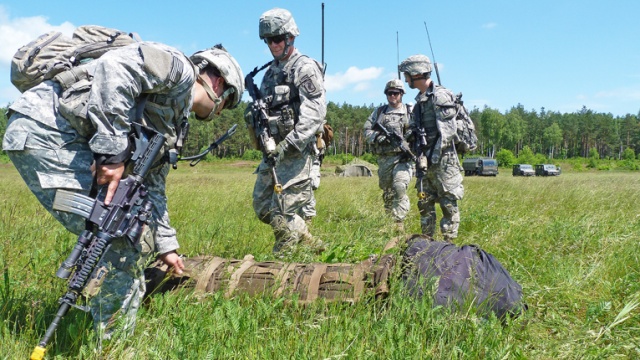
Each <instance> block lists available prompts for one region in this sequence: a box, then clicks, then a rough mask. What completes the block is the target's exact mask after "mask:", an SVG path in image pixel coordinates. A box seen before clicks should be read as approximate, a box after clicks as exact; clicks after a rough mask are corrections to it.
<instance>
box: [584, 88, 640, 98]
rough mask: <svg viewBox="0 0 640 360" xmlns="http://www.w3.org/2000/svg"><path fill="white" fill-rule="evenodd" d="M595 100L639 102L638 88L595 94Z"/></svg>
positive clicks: (639, 89) (639, 92)
mask: <svg viewBox="0 0 640 360" xmlns="http://www.w3.org/2000/svg"><path fill="white" fill-rule="evenodd" d="M594 97H595V98H596V99H619V100H622V101H639V100H640V88H633V87H627V88H619V89H612V90H607V91H600V92H597V93H596V94H595V96H594Z"/></svg>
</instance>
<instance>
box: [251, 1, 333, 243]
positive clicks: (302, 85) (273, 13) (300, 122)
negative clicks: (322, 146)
mask: <svg viewBox="0 0 640 360" xmlns="http://www.w3.org/2000/svg"><path fill="white" fill-rule="evenodd" d="M259 25H260V39H262V40H264V42H265V43H266V44H267V45H268V47H269V50H270V51H271V54H272V55H273V58H274V60H273V61H272V63H271V65H270V66H269V67H268V68H267V71H266V73H265V75H264V77H263V80H262V84H261V86H260V91H261V93H262V95H263V96H264V97H265V98H267V99H270V103H268V106H269V129H270V131H271V135H272V136H273V137H274V140H275V142H276V143H277V146H276V147H275V151H273V152H272V153H271V154H270V155H269V156H271V157H272V158H274V159H275V161H276V173H277V177H278V181H279V182H280V184H282V192H281V193H280V194H278V193H276V192H275V191H274V179H273V177H272V175H271V172H270V167H269V165H268V164H267V162H266V161H265V160H266V159H265V160H263V161H262V162H261V163H260V165H259V166H258V169H257V174H258V176H257V179H256V183H255V186H254V189H253V208H254V210H255V212H256V215H257V216H258V218H259V219H260V220H261V221H262V222H264V223H266V224H270V225H271V227H272V228H273V232H274V235H275V238H276V241H275V245H274V247H273V251H274V252H276V253H277V252H280V251H281V250H284V249H285V248H291V247H292V246H294V245H296V244H297V243H299V242H303V243H305V244H307V245H310V246H312V247H314V248H315V250H318V251H321V250H322V249H323V248H322V244H321V241H319V240H318V239H314V238H313V236H311V234H310V233H309V230H308V228H307V224H306V223H305V220H304V217H310V216H313V215H315V208H314V206H315V198H314V194H313V188H312V173H311V171H312V170H311V169H312V165H313V161H314V160H316V157H317V154H316V152H315V144H316V134H318V133H320V132H321V131H322V130H321V129H322V125H323V123H324V118H325V114H326V103H325V91H324V79H323V74H322V65H320V64H319V63H318V62H317V61H315V60H314V59H312V58H310V57H308V56H306V55H302V54H301V53H300V52H299V51H298V50H297V49H296V48H295V46H294V41H295V37H296V36H298V35H299V34H300V31H299V30H298V26H297V25H296V23H295V21H294V19H293V16H292V15H291V13H290V12H289V11H287V10H285V9H279V8H274V9H271V10H269V11H267V12H265V13H264V14H262V16H261V17H260V21H259Z"/></svg>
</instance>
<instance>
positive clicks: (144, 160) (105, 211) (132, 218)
mask: <svg viewBox="0 0 640 360" xmlns="http://www.w3.org/2000/svg"><path fill="white" fill-rule="evenodd" d="M134 129H135V130H136V132H137V135H138V138H136V139H135V151H134V153H133V156H132V158H131V161H132V162H133V170H132V172H131V173H130V174H129V175H128V176H127V177H126V178H124V179H121V180H120V183H119V184H118V188H117V189H116V191H115V194H114V195H113V198H112V200H111V203H109V205H105V203H104V201H103V200H102V199H101V198H102V197H103V196H102V195H103V193H102V194H99V195H98V196H97V198H96V199H93V198H91V197H89V196H85V195H81V194H77V193H74V192H70V191H66V190H58V191H57V192H56V196H55V199H54V202H53V209H54V210H59V211H66V212H70V213H74V214H77V215H80V216H82V217H84V218H86V219H87V220H86V221H87V225H88V226H87V228H88V229H89V228H91V229H92V230H88V229H87V230H84V231H83V232H82V233H81V234H80V235H79V237H78V242H77V243H76V245H75V247H74V248H73V250H72V251H71V254H70V255H69V256H68V257H67V259H66V260H65V261H64V262H63V263H62V265H61V266H60V268H59V269H58V271H57V272H56V276H57V277H59V278H61V279H68V278H69V276H71V274H72V273H73V275H72V276H71V279H70V280H69V284H68V288H67V292H66V293H65V294H64V295H63V296H62V297H61V298H60V299H59V300H58V302H59V303H60V306H59V307H58V312H57V313H56V316H55V318H54V319H53V321H52V322H51V324H50V325H49V327H48V328H47V330H46V332H45V334H44V336H43V337H42V340H41V341H40V342H39V343H38V346H36V347H35V349H34V350H33V352H32V353H31V360H42V358H43V357H44V353H45V351H46V349H45V348H46V346H47V343H48V342H49V340H50V339H51V338H52V337H53V335H54V332H55V330H56V328H57V327H58V325H59V323H60V321H61V320H62V318H63V317H64V316H65V315H66V314H67V312H68V311H69V309H70V308H71V307H75V308H77V309H80V310H82V311H89V307H88V306H87V305H84V306H83V305H79V304H77V302H78V299H79V298H81V297H82V298H83V299H84V300H86V298H87V297H90V296H93V295H95V293H97V291H96V290H97V289H98V288H99V285H100V283H101V282H102V280H103V279H104V277H105V276H106V274H107V272H108V270H107V269H106V268H104V267H101V268H98V267H97V265H98V264H99V263H100V260H101V259H102V258H103V257H104V255H105V254H106V252H107V251H108V250H109V248H110V247H111V243H112V241H113V240H114V239H115V238H118V237H123V236H124V237H126V238H127V239H129V241H131V242H132V243H136V242H138V241H139V239H140V236H141V235H142V228H143V226H144V224H146V223H148V222H149V220H150V219H151V208H152V207H153V204H152V203H151V200H150V199H148V198H147V197H146V196H147V189H146V186H145V185H144V184H143V182H144V179H145V177H146V175H147V173H148V172H149V170H150V169H151V167H152V166H153V164H154V160H155V159H156V157H157V156H158V154H159V153H160V151H161V150H162V147H163V145H164V142H165V139H164V137H163V136H162V135H161V134H159V133H157V132H155V131H153V130H150V129H146V128H143V127H142V126H141V125H139V124H134ZM151 132H152V133H151ZM103 190H105V189H104V188H103Z"/></svg>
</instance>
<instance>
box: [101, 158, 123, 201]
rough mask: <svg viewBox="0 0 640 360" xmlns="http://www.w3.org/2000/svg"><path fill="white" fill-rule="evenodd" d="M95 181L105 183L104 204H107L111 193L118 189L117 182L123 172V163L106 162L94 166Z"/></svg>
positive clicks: (111, 195) (111, 196)
mask: <svg viewBox="0 0 640 360" xmlns="http://www.w3.org/2000/svg"><path fill="white" fill-rule="evenodd" d="M95 172H96V182H97V183H98V185H106V184H108V187H107V195H106V196H105V197H104V204H105V205H109V204H110V203H111V199H112V198H113V194H115V192H116V189H118V183H119V182H120V179H121V178H122V174H124V163H117V164H106V165H100V166H97V167H95Z"/></svg>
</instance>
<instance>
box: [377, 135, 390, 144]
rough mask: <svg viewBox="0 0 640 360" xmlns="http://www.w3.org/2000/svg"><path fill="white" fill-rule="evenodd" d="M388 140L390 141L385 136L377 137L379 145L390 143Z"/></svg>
mask: <svg viewBox="0 0 640 360" xmlns="http://www.w3.org/2000/svg"><path fill="white" fill-rule="evenodd" d="M387 140H388V139H387V137H386V136H385V135H378V136H377V137H376V141H377V142H378V144H384V143H386V142H388V141H387Z"/></svg>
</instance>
